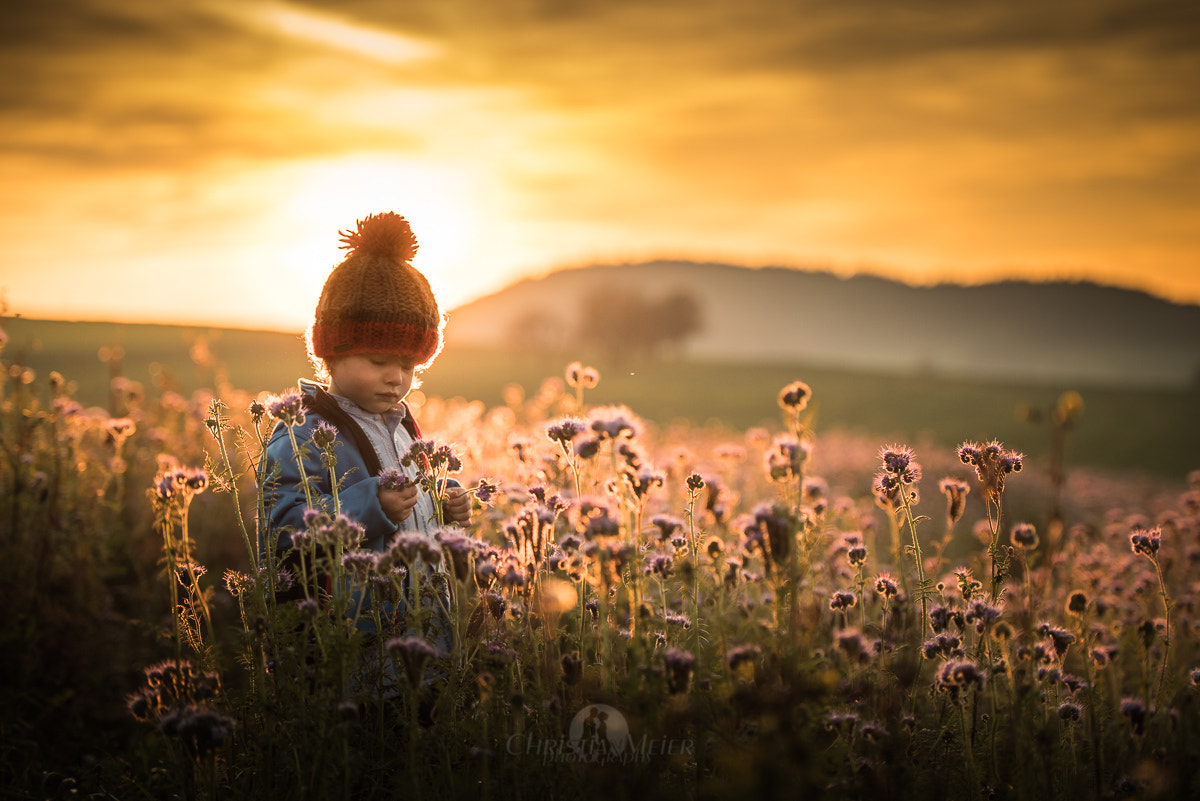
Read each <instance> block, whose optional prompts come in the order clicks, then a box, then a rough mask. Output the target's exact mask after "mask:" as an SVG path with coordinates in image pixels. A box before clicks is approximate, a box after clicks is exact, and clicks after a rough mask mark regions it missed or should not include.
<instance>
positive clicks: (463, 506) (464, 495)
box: [442, 487, 471, 526]
mask: <svg viewBox="0 0 1200 801" xmlns="http://www.w3.org/2000/svg"><path fill="white" fill-rule="evenodd" d="M442 513H443V516H444V517H445V519H446V522H447V523H458V524H459V525H460V526H469V525H470V524H471V495H470V494H469V493H468V492H467V491H466V490H465V489H463V488H462V487H447V488H446V500H445V502H444V503H443V504H442Z"/></svg>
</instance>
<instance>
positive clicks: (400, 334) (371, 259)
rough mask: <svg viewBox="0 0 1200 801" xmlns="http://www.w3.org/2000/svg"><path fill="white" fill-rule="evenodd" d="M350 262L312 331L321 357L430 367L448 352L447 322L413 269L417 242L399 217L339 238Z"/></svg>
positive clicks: (389, 215) (388, 215)
mask: <svg viewBox="0 0 1200 801" xmlns="http://www.w3.org/2000/svg"><path fill="white" fill-rule="evenodd" d="M339 233H340V234H341V235H342V242H344V243H345V244H344V245H342V247H343V248H347V249H349V251H350V253H349V255H348V256H346V259H345V260H344V261H343V262H342V263H341V264H339V265H337V266H336V267H334V268H333V272H332V273H330V274H329V278H327V279H326V281H325V287H324V288H323V289H322V290H321V298H320V300H319V301H317V308H316V314H315V318H314V320H313V326H312V329H311V330H310V331H309V348H310V350H311V352H312V354H313V355H314V356H317V357H319V358H321V359H324V360H328V359H330V358H331V357H333V358H336V357H338V356H351V355H354V354H359V353H394V354H398V355H401V356H405V357H408V358H409V359H411V360H412V363H413V365H414V366H415V367H428V366H429V364H431V363H432V362H433V359H434V357H435V356H436V355H437V353H438V351H439V350H441V347H442V327H443V318H442V315H441V313H440V312H439V311H438V305H437V299H436V298H434V296H433V290H432V289H431V288H430V287H429V281H427V280H426V279H425V276H424V275H422V274H421V273H420V272H418V271H417V270H416V269H414V268H413V266H412V265H411V264H409V262H410V261H411V260H412V257H413V256H414V255H415V254H416V252H417V238H416V237H415V236H413V232H412V228H411V227H409V224H408V221H407V220H405V219H404V218H403V217H401V216H400V215H399V214H396V213H394V212H390V211H389V212H384V213H383V214H372V215H370V216H368V217H367V218H366V219H363V220H359V221H358V226H357V229H356V230H354V231H339Z"/></svg>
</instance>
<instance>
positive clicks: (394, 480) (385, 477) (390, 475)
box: [379, 467, 413, 490]
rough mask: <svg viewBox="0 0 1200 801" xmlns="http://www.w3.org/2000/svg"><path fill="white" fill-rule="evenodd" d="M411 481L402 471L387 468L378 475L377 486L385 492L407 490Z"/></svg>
mask: <svg viewBox="0 0 1200 801" xmlns="http://www.w3.org/2000/svg"><path fill="white" fill-rule="evenodd" d="M412 483H413V480H412V479H411V478H410V477H409V475H408V474H407V473H405V472H404V471H403V470H399V469H397V468H395V467H389V468H387V469H386V470H384V471H383V472H381V473H380V474H379V486H380V488H381V489H386V490H403V489H407V488H408V487H409V486H410V485H411V484H412Z"/></svg>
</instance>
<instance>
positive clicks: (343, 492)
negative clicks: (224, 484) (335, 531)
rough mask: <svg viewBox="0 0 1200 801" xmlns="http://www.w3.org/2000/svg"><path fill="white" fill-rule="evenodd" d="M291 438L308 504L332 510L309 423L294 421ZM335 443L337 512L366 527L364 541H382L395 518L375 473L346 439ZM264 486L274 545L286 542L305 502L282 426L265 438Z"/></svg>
mask: <svg viewBox="0 0 1200 801" xmlns="http://www.w3.org/2000/svg"><path fill="white" fill-rule="evenodd" d="M294 433H295V435H296V444H297V445H298V446H299V447H300V451H301V456H302V461H303V464H304V474H305V475H306V476H307V477H308V481H309V488H310V491H311V494H312V499H313V504H314V505H315V506H317V507H318V508H320V509H323V510H325V511H326V512H329V513H331V514H332V513H333V511H334V503H333V488H332V486H331V484H330V480H329V471H328V470H327V469H326V468H325V465H324V463H323V462H322V460H321V455H320V453H319V452H318V451H317V448H316V446H314V445H313V444H312V442H311V441H310V437H311V423H310V424H306V425H303V426H297V427H296V429H295V432H294ZM338 442H339V443H340V445H339V446H338V447H337V448H336V449H335V451H334V453H335V454H336V455H337V457H338V459H337V467H336V472H337V475H338V480H339V488H338V501H339V506H340V507H341V512H342V514H344V515H346V516H347V517H349V518H352V519H353V520H355V521H356V522H358V523H360V524H361V525H362V526H363V527H364V528H365V529H366V533H365V535H364V537H363V539H364V542H365V543H375V542H386V541H387V539H388V538H390V537H391V536H392V535H393V534H395V532H396V528H397V527H396V524H394V523H393V522H392V521H391V520H390V519H388V516H387V515H386V514H385V513H384V511H383V507H382V506H380V504H379V479H378V477H376V476H372V475H369V474H368V472H367V469H366V464H365V463H364V462H363V460H362V458H361V456H360V455H359V454H358V452H357V451H356V450H355V448H354V446H353V445H352V444H351V443H350V442H349V441H347V440H344V439H342V438H341V437H340V436H339V437H338ZM266 459H267V463H266V473H265V475H266V486H265V487H264V493H265V501H266V508H267V517H268V525H269V529H270V530H271V531H272V532H274V533H275V534H276V535H278V541H277V544H276V549H277V550H285V549H287V548H288V547H290V546H291V542H292V538H291V532H292V531H299V530H302V529H303V528H304V513H305V511H306V510H307V508H308V502H307V499H306V497H305V494H304V486H303V484H302V482H301V476H300V468H299V467H298V466H297V464H296V457H295V451H293V449H292V441H291V438H290V437H289V436H288V432H287V430H286V429H285V428H284V427H283V426H282V425H280V426H278V427H277V428H276V429H275V432H274V433H273V434H272V436H271V439H270V441H269V442H268V443H267V454H266Z"/></svg>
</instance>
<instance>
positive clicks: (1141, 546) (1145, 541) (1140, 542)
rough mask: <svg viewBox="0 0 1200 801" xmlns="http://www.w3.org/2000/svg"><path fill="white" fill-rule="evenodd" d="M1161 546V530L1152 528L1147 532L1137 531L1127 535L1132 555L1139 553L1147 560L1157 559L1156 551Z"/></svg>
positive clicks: (1143, 530)
mask: <svg viewBox="0 0 1200 801" xmlns="http://www.w3.org/2000/svg"><path fill="white" fill-rule="evenodd" d="M1161 545H1162V529H1159V528H1152V529H1150V530H1149V531H1147V530H1145V529H1137V530H1136V531H1134V532H1133V533H1132V534H1130V535H1129V547H1130V548H1131V549H1132V550H1133V552H1134V553H1140V554H1142V555H1143V556H1145V557H1147V558H1149V559H1157V558H1158V549H1159V547H1160V546H1161Z"/></svg>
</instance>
